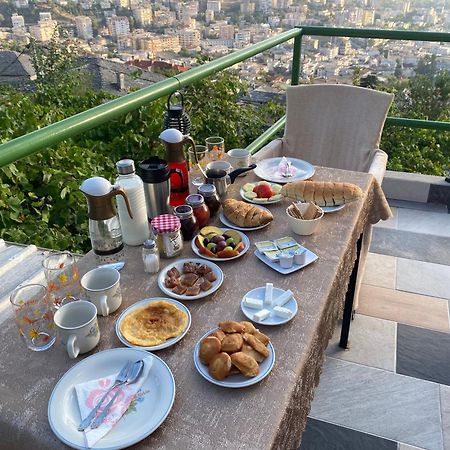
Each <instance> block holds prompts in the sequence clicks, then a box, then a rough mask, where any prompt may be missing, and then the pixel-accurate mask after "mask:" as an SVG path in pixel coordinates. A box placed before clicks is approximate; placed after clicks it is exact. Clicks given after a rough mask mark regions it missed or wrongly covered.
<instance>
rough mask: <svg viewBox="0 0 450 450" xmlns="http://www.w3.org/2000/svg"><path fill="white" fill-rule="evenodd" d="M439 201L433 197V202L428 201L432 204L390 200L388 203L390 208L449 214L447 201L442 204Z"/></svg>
mask: <svg viewBox="0 0 450 450" xmlns="http://www.w3.org/2000/svg"><path fill="white" fill-rule="evenodd" d="M449 186H450V185H449ZM428 198H430V196H428ZM437 200H438V199H437V198H435V197H433V200H428V201H429V202H430V203H423V202H410V201H407V200H395V199H391V198H389V199H388V203H389V205H390V206H392V207H395V208H406V209H418V210H420V211H428V212H439V213H443V214H447V205H446V200H445V201H442V202H439V201H437Z"/></svg>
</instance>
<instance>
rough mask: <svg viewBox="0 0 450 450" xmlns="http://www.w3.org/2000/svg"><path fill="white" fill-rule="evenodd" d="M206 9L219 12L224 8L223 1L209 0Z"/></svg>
mask: <svg viewBox="0 0 450 450" xmlns="http://www.w3.org/2000/svg"><path fill="white" fill-rule="evenodd" d="M206 9H207V10H209V11H214V12H215V13H219V12H220V11H221V9H222V2H221V1H220V0H208V2H207V3H206Z"/></svg>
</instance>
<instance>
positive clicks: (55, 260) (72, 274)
mask: <svg viewBox="0 0 450 450" xmlns="http://www.w3.org/2000/svg"><path fill="white" fill-rule="evenodd" d="M42 265H43V266H44V273H45V279H46V280H47V290H48V292H49V294H50V298H51V300H52V302H53V306H54V307H55V308H56V309H58V308H60V307H61V306H62V305H64V304H65V303H68V302H70V301H74V300H79V299H80V295H81V284H80V273H79V270H78V265H77V263H76V261H75V258H74V256H73V255H72V254H70V253H69V252H61V253H52V254H50V255H49V256H47V257H46V258H45V259H44V261H42Z"/></svg>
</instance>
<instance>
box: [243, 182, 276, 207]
mask: <svg viewBox="0 0 450 450" xmlns="http://www.w3.org/2000/svg"><path fill="white" fill-rule="evenodd" d="M251 184H254V185H255V186H256V185H257V184H258V183H251ZM271 185H272V186H279V184H277V183H271ZM239 194H240V195H241V197H242V200H244V201H246V202H248V203H253V204H255V205H272V204H274V203H278V202H281V200H283V197H281V198H279V199H278V200H272V201H269V200H267V201H261V200H260V199H258V198H253V199H251V198H247V197H246V196H245V195H244V194H245V191H244V189H243V188H241V189H240V190H239Z"/></svg>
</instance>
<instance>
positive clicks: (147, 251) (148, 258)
mask: <svg viewBox="0 0 450 450" xmlns="http://www.w3.org/2000/svg"><path fill="white" fill-rule="evenodd" d="M142 260H143V262H144V270H145V271H146V272H147V273H157V272H158V271H159V253H158V247H157V246H156V242H155V241H154V240H153V239H147V240H146V241H144V247H143V248H142Z"/></svg>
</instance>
